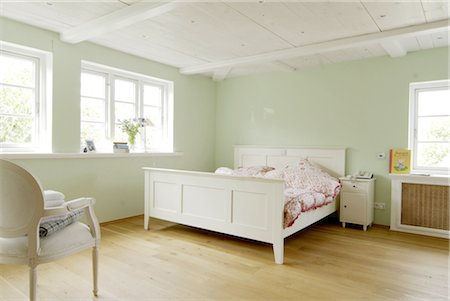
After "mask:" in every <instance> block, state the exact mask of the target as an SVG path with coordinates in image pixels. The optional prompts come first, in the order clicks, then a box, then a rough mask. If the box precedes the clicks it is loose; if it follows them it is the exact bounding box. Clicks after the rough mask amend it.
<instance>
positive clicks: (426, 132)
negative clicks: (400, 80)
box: [409, 80, 450, 173]
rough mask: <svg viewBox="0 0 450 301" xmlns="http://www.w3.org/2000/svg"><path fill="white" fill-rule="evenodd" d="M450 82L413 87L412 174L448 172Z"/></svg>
mask: <svg viewBox="0 0 450 301" xmlns="http://www.w3.org/2000/svg"><path fill="white" fill-rule="evenodd" d="M449 83H450V81H448V80H444V81H435V82H425V83H413V84H411V85H410V89H411V91H410V95H411V99H410V108H411V111H410V133H409V137H410V139H409V141H410V143H409V145H410V148H411V150H412V153H413V172H414V171H419V172H429V173H446V172H448V168H449V167H450V89H449Z"/></svg>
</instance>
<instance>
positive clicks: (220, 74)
mask: <svg viewBox="0 0 450 301" xmlns="http://www.w3.org/2000/svg"><path fill="white" fill-rule="evenodd" d="M231 69H232V68H231V67H227V68H222V69H219V70H216V71H215V72H214V75H213V80H215V81H218V82H220V81H221V80H224V79H225V78H227V76H228V74H229V73H230V71H231Z"/></svg>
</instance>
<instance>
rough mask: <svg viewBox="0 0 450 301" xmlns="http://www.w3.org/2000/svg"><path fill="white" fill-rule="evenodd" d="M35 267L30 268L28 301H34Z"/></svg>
mask: <svg viewBox="0 0 450 301" xmlns="http://www.w3.org/2000/svg"><path fill="white" fill-rule="evenodd" d="M36 277H37V274H36V266H30V301H35V300H36V282H37V280H36Z"/></svg>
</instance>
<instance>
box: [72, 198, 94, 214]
mask: <svg viewBox="0 0 450 301" xmlns="http://www.w3.org/2000/svg"><path fill="white" fill-rule="evenodd" d="M94 204H95V199H94V198H86V197H84V198H78V199H75V200H71V201H68V202H66V203H65V206H67V209H68V210H69V211H73V210H77V209H81V208H85V207H88V206H92V205H94Z"/></svg>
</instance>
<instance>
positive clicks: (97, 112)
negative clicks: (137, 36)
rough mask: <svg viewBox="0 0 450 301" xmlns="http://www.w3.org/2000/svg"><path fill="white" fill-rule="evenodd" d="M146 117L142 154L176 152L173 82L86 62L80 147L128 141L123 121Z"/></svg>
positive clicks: (102, 146)
mask: <svg viewBox="0 0 450 301" xmlns="http://www.w3.org/2000/svg"><path fill="white" fill-rule="evenodd" d="M138 118H147V119H149V120H150V121H151V123H152V125H151V126H149V127H144V128H142V129H141V130H140V132H139V136H138V142H137V144H138V145H139V146H140V148H141V150H142V151H145V150H152V151H172V150H173V138H172V137H173V134H172V133H173V130H172V128H173V83H172V82H170V81H166V80H161V79H156V78H152V77H148V76H145V75H141V74H136V73H131V72H128V71H124V70H119V69H115V68H110V67H106V66H101V65H98V64H93V63H88V62H83V66H82V72H81V135H80V138H81V145H84V143H85V140H94V141H95V144H96V146H97V149H103V150H105V151H108V150H111V149H112V142H113V141H127V135H126V134H125V133H123V132H122V130H121V129H120V126H119V125H120V122H121V121H124V120H129V119H138Z"/></svg>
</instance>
